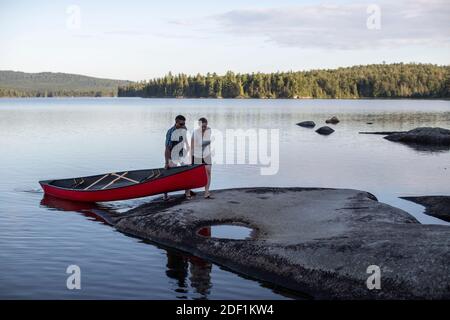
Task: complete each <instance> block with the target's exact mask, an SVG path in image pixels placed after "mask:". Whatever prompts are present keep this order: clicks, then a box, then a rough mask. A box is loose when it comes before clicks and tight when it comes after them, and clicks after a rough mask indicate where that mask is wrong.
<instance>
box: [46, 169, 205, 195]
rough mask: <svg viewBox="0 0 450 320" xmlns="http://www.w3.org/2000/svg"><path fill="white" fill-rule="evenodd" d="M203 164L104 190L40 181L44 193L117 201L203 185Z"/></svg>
mask: <svg viewBox="0 0 450 320" xmlns="http://www.w3.org/2000/svg"><path fill="white" fill-rule="evenodd" d="M207 180H208V178H207V176H206V171H205V166H203V165H201V166H196V167H193V168H192V169H190V170H186V171H183V172H181V173H178V174H174V175H169V176H167V177H162V178H159V179H157V180H151V181H147V182H143V183H139V184H134V185H130V186H125V187H120V188H113V189H106V190H92V191H90V190H76V189H67V188H60V187H57V186H53V185H51V184H49V183H47V182H45V181H41V182H40V184H41V187H42V189H43V190H44V192H45V194H48V195H50V196H53V197H56V198H60V199H66V200H72V201H81V202H104V201H118V200H127V199H134V198H141V197H147V196H151V195H155V194H161V193H165V192H173V191H179V190H186V189H195V188H201V187H204V186H205V185H206V183H207Z"/></svg>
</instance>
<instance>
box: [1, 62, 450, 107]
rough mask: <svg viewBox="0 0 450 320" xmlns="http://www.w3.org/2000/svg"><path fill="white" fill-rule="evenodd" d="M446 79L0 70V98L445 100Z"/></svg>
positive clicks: (403, 69)
mask: <svg viewBox="0 0 450 320" xmlns="http://www.w3.org/2000/svg"><path fill="white" fill-rule="evenodd" d="M449 79H450V66H438V65H432V64H403V63H398V64H374V65H365V66H354V67H346V68H338V69H328V70H311V71H296V72H294V71H291V72H276V73H251V74H240V73H234V72H231V71H229V72H227V73H226V74H225V75H218V74H216V73H208V74H206V75H201V74H197V75H186V74H177V75H173V74H172V73H169V74H167V75H166V76H164V77H162V78H155V79H151V80H148V81H141V82H131V81H124V80H110V79H100V78H94V77H88V76H82V75H74V74H64V73H48V72H47V73H35V74H33V73H24V72H14V71H0V97H115V96H118V97H143V98H257V99H280V98H284V99H295V98H299V99H307V98H315V99H318V98H322V99H327V98H328V99H358V98H423V99H448V98H450V80H449Z"/></svg>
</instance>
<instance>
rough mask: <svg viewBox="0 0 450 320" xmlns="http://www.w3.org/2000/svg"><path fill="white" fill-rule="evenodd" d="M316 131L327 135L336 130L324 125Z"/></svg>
mask: <svg viewBox="0 0 450 320" xmlns="http://www.w3.org/2000/svg"><path fill="white" fill-rule="evenodd" d="M316 132H317V133H318V134H321V135H325V136H327V135H329V134H332V133H333V132H334V130H333V129H331V128H330V127H328V126H323V127H320V128H319V129H317V130H316Z"/></svg>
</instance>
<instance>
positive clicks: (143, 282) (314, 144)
mask: <svg viewBox="0 0 450 320" xmlns="http://www.w3.org/2000/svg"><path fill="white" fill-rule="evenodd" d="M177 114H183V115H185V116H186V117H187V120H188V121H187V125H188V128H192V126H193V124H194V123H195V120H196V119H198V118H200V117H202V116H204V117H206V118H208V120H209V125H210V126H211V127H212V128H213V129H217V130H223V131H225V130H227V129H248V128H253V129H258V130H259V129H278V130H279V156H280V161H279V170H278V172H277V173H276V174H274V175H261V174H260V166H259V165H251V164H239V165H214V166H213V181H212V186H211V187H212V189H222V188H231V187H252V186H277V187H287V186H298V187H332V188H353V189H360V190H366V191H369V192H371V193H373V194H374V195H375V196H376V197H377V198H378V199H379V200H380V201H382V202H385V203H388V204H390V205H393V206H397V207H400V208H402V209H403V210H406V211H408V212H409V213H411V214H412V215H413V216H414V217H416V218H417V219H418V220H419V221H420V222H421V223H425V224H448V223H445V222H443V221H441V220H439V219H436V218H433V217H430V216H427V215H424V214H423V207H422V206H419V205H417V204H414V203H411V202H408V201H405V200H402V199H399V197H401V196H420V195H450V152H449V151H448V150H424V149H421V148H411V147H409V146H406V145H403V144H398V143H394V142H390V141H387V140H385V139H383V138H382V136H379V135H361V134H358V132H360V131H396V130H409V129H412V128H415V127H419V126H439V127H444V128H450V102H449V101H439V100H432V101H427V100H245V99H243V100H212V99H139V98H74V99H70V98H68V99H65V98H64V99H63V98H53V99H51V98H49V99H44V98H37V99H0V150H1V158H0V168H1V178H2V179H1V181H0V268H1V272H0V298H3V299H16V298H20V299H57V298H64V299H292V298H304V296H303V295H302V294H301V293H293V292H288V291H286V290H283V289H281V288H276V287H273V286H271V285H270V284H267V283H261V282H259V281H256V280H254V279H249V278H246V277H242V276H240V275H237V274H235V273H233V272H231V271H229V270H226V269H224V268H221V267H220V266H218V265H215V264H212V263H210V262H209V261H205V260H202V259H199V258H198V257H193V256H190V255H188V254H185V253H183V252H179V251H175V250H170V249H167V248H163V247H160V246H157V245H155V244H152V243H149V242H144V241H141V240H139V239H136V238H133V237H129V236H127V235H124V234H122V233H119V232H117V231H115V230H114V229H113V228H112V227H110V226H109V225H107V224H105V223H104V222H102V221H101V219H99V218H98V217H96V213H97V212H108V211H114V212H124V211H126V210H128V209H130V208H134V207H136V206H138V205H140V204H142V203H145V202H146V201H149V200H150V199H151V198H142V199H136V200H129V201H120V202H116V203H104V204H99V205H98V206H86V207H83V206H81V207H78V206H77V205H74V206H71V205H65V204H60V203H59V202H52V201H46V200H45V199H43V193H42V191H41V189H40V187H39V184H38V181H39V180H44V179H53V178H69V177H76V176H84V175H93V174H99V173H105V172H114V171H121V170H133V169H143V168H153V167H160V166H162V165H163V162H164V158H163V150H164V138H165V132H166V130H167V129H168V128H169V127H170V126H171V125H172V124H173V119H174V117H175V116H176V115H177ZM333 115H335V116H337V117H338V118H339V119H340V120H341V122H340V123H339V124H337V125H335V126H333V125H331V126H332V127H333V128H334V129H335V130H336V131H335V132H334V133H333V134H332V135H330V136H321V135H318V134H316V133H315V132H314V130H311V129H306V128H301V127H298V126H297V125H296V123H297V122H300V121H303V120H313V121H315V122H316V123H317V124H318V125H322V124H323V125H324V121H325V120H326V119H327V118H330V117H331V116H333ZM368 123H372V124H368ZM316 128H317V127H316ZM287 223H288V222H287ZM73 264H75V265H78V266H80V268H81V273H82V280H81V286H82V288H81V290H68V289H67V288H66V279H67V277H68V274H66V268H67V267H68V266H69V265H73Z"/></svg>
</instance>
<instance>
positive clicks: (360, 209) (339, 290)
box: [114, 188, 450, 299]
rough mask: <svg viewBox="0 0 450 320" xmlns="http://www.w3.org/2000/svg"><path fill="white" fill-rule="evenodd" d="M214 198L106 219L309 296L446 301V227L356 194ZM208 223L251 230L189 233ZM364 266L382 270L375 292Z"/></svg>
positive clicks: (267, 192)
mask: <svg viewBox="0 0 450 320" xmlns="http://www.w3.org/2000/svg"><path fill="white" fill-rule="evenodd" d="M214 196H215V198H214V199H210V200H205V199H203V197H202V196H201V194H199V195H197V197H196V198H195V199H193V200H183V199H182V197H181V196H180V197H173V198H172V200H170V201H168V202H163V201H159V200H158V201H153V202H150V203H148V204H144V205H142V206H140V207H138V208H136V209H133V210H131V211H129V212H127V213H126V214H125V215H124V216H122V217H115V218H114V219H115V221H114V224H115V227H116V228H117V229H118V230H119V231H122V232H124V233H127V234H132V235H134V236H137V237H141V238H144V239H149V240H151V241H154V242H157V243H159V244H162V245H166V246H169V247H172V248H177V249H180V250H184V251H187V252H189V253H191V254H194V255H197V256H199V257H202V258H205V259H209V260H211V261H213V262H215V263H217V264H220V265H223V266H225V267H227V268H230V269H231V270H233V271H235V272H238V273H241V274H244V275H247V276H250V277H253V278H256V279H260V280H264V281H269V282H271V283H274V284H276V285H280V286H283V287H285V288H289V289H292V290H296V291H299V292H303V293H306V294H308V295H310V296H312V297H314V298H319V299H321V298H326V299H328V298H331V299H424V298H425V299H449V298H450V272H449V261H450V227H448V226H442V225H421V224H420V223H418V222H417V221H416V220H415V219H414V218H413V217H412V216H410V215H409V214H408V213H406V212H404V211H402V210H400V209H398V208H395V207H392V206H389V205H387V204H384V203H380V202H378V201H377V199H376V198H375V197H374V196H373V195H371V194H370V193H367V192H364V191H358V190H347V189H311V188H247V189H228V190H221V191H215V192H214ZM214 224H238V225H244V226H248V227H251V228H253V229H254V232H253V238H251V239H246V240H230V239H218V238H210V237H205V236H201V235H199V234H198V233H197V232H198V230H199V229H201V228H202V227H205V226H209V225H214ZM371 265H376V266H379V268H380V270H381V278H380V282H381V289H379V290H378V289H372V290H369V289H368V287H367V285H366V281H367V279H368V277H369V276H370V274H368V273H367V269H368V267H369V266H371Z"/></svg>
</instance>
